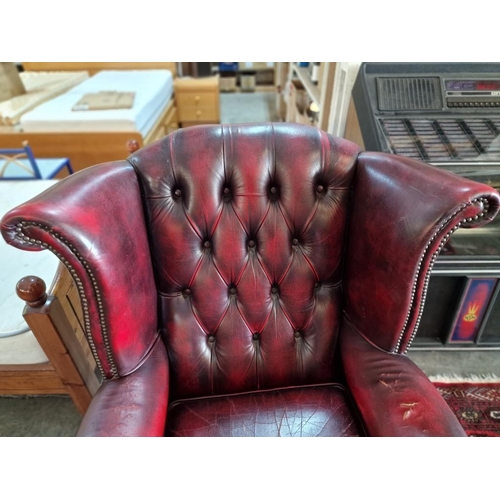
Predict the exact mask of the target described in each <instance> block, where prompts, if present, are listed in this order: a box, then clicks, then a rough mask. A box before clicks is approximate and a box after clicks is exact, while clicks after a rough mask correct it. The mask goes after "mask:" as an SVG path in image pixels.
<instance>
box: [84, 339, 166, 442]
mask: <svg viewBox="0 0 500 500" xmlns="http://www.w3.org/2000/svg"><path fill="white" fill-rule="evenodd" d="M168 379H169V376H168V358H167V352H166V350H165V345H164V343H163V341H162V339H161V338H159V339H158V341H157V342H156V344H155V346H154V347H153V349H152V351H151V353H150V355H149V356H148V358H147V359H146V360H145V361H144V363H143V364H142V365H141V366H140V367H139V368H138V369H137V370H136V371H135V372H134V373H132V374H130V375H127V376H125V377H123V378H120V379H118V380H108V381H106V382H104V383H103V385H102V386H101V387H100V388H99V390H98V391H97V392H96V394H95V396H94V398H93V399H92V402H91V403H90V406H89V408H88V410H87V412H86V414H85V416H84V417H83V420H82V423H81V424H80V428H79V430H78V433H77V436H79V437H92V436H94V437H105V436H114V437H126V436H133V437H153V436H157V437H161V436H163V435H164V431H165V425H166V421H167V405H168Z"/></svg>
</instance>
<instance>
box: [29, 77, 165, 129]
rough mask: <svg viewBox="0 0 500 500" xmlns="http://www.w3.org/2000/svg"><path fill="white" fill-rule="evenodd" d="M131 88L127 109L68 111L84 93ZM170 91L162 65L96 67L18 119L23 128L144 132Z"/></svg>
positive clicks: (163, 107) (155, 118)
mask: <svg viewBox="0 0 500 500" xmlns="http://www.w3.org/2000/svg"><path fill="white" fill-rule="evenodd" d="M100 91H116V92H135V99H134V104H133V106H132V108H130V109H113V110H99V111H72V108H73V106H74V105H75V104H76V103H77V102H78V101H79V100H80V99H81V98H82V97H83V96H84V95H85V94H88V93H94V92H100ZM172 94H173V77H172V73H171V72H170V71H168V70H166V69H151V70H133V71H126V70H116V71H111V70H110V71H100V72H99V73H97V74H95V75H94V76H93V77H91V78H89V79H88V80H86V81H84V82H82V83H81V84H80V85H77V86H76V87H73V88H72V89H70V90H69V91H67V92H66V93H64V94H62V95H60V96H58V97H56V98H54V99H51V100H50V101H47V102H45V103H43V104H41V105H40V106H38V107H36V108H35V109H33V110H32V111H29V112H28V113H25V114H24V115H23V116H22V117H21V120H20V125H21V129H22V130H23V131H25V132H107V131H112V132H140V133H141V134H142V135H146V134H147V133H148V132H149V131H150V129H151V128H152V126H153V125H154V123H155V121H156V120H157V119H158V117H159V116H160V115H161V113H162V111H163V110H164V109H165V106H166V104H167V103H168V102H169V101H170V99H171V98H172Z"/></svg>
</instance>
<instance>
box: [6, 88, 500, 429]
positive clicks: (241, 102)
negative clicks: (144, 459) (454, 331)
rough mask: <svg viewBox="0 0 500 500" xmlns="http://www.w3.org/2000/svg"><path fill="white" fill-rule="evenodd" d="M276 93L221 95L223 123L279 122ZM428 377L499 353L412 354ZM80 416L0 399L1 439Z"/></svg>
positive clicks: (63, 425) (43, 400)
mask: <svg viewBox="0 0 500 500" xmlns="http://www.w3.org/2000/svg"><path fill="white" fill-rule="evenodd" d="M275 102H276V94H275V93H274V92H255V93H230V94H221V121H222V123H247V122H267V121H276V120H277V115H276V110H275ZM409 357H410V358H411V359H412V360H413V361H414V362H415V363H416V364H417V365H418V366H420V368H421V369H422V370H423V371H424V372H425V373H426V374H427V375H429V376H431V377H435V376H441V375H443V374H444V375H449V374H454V375H458V376H461V377H470V376H471V375H475V376H483V375H495V376H500V351H482V352H478V351H467V352H462V351H412V350H410V352H409ZM80 421H81V416H80V414H79V413H78V412H77V410H76V409H75V407H74V405H73V403H72V401H71V400H70V399H69V397H47V396H43V397H0V436H54V437H55V436H74V435H75V433H76V430H77V429H78V425H79V423H80Z"/></svg>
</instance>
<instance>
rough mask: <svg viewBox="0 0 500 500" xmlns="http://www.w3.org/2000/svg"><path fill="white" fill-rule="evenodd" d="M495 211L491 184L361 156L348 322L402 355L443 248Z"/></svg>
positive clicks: (349, 255)
mask: <svg viewBox="0 0 500 500" xmlns="http://www.w3.org/2000/svg"><path fill="white" fill-rule="evenodd" d="M498 208H499V195H498V193H497V191H495V190H494V189H493V188H491V187H490V186H487V185H484V184H480V183H478V182H474V181H472V180H469V179H465V178H463V177H459V176H458V175H454V174H452V173H450V172H447V171H445V170H443V169H438V168H436V167H432V166H430V165H427V164H425V163H423V162H420V161H415V160H411V159H409V158H403V157H400V156H396V155H388V154H384V153H361V154H360V155H359V157H358V161H357V164H356V176H355V179H354V193H353V203H352V207H351V213H350V220H349V232H348V238H349V241H348V244H347V248H346V263H345V271H344V290H345V295H346V301H345V303H346V310H345V312H346V314H347V317H348V318H349V319H350V321H351V323H352V324H353V325H355V326H356V328H357V329H358V330H359V331H360V332H362V333H363V334H364V335H365V337H367V338H369V339H370V340H371V341H372V342H373V343H375V344H376V345H377V346H379V347H380V348H382V349H383V350H385V351H388V352H394V353H405V352H406V350H407V349H408V346H409V345H410V343H411V341H412V339H413V338H414V336H415V333H416V331H417V329H418V326H419V323H420V317H421V314H422V310H423V305H424V302H425V296H426V293H427V286H428V283H429V276H430V272H431V270H432V267H433V265H434V262H435V260H436V258H437V256H438V254H439V252H440V251H441V249H442V248H443V246H444V244H445V243H446V241H448V240H449V238H450V237H451V235H452V234H453V232H454V231H456V230H457V229H459V228H470V227H475V226H480V225H483V224H485V223H487V222H488V221H490V220H492V219H493V218H494V217H495V215H496V214H497V212H498Z"/></svg>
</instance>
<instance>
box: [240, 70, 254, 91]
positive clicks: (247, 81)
mask: <svg viewBox="0 0 500 500" xmlns="http://www.w3.org/2000/svg"><path fill="white" fill-rule="evenodd" d="M240 87H241V90H242V91H243V92H254V91H255V74H253V75H250V74H249V75H246V74H244V73H242V74H241V76H240Z"/></svg>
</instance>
